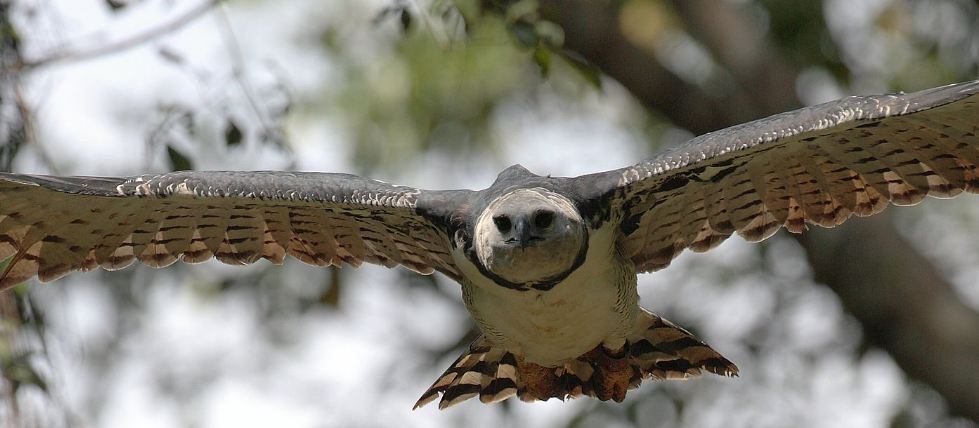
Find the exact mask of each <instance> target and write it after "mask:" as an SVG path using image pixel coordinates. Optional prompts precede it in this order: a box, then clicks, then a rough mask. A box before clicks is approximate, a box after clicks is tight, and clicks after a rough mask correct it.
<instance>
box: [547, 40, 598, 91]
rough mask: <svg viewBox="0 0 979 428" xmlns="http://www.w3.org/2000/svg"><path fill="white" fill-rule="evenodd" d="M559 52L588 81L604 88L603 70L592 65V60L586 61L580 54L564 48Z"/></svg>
mask: <svg viewBox="0 0 979 428" xmlns="http://www.w3.org/2000/svg"><path fill="white" fill-rule="evenodd" d="M557 53H558V54H559V55H560V56H561V58H563V59H564V60H565V61H566V62H567V63H568V64H570V65H571V67H573V68H574V69H575V71H577V72H578V74H579V75H580V76H581V77H583V78H584V79H585V80H586V81H587V82H588V83H591V84H592V86H594V87H595V89H602V72H601V70H599V69H598V68H597V67H595V66H594V65H592V64H591V63H590V62H588V61H586V60H585V59H584V58H582V57H581V56H579V55H578V54H577V53H575V52H572V51H569V50H566V49H562V50H560V51H557Z"/></svg>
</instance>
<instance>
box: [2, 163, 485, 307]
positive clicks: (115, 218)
mask: <svg viewBox="0 0 979 428" xmlns="http://www.w3.org/2000/svg"><path fill="white" fill-rule="evenodd" d="M468 194H469V192H468V191H443V192H430V191H422V190H419V189H413V188H409V187H402V186H392V185H388V184H385V183H382V182H378V181H373V180H367V179H363V178H360V177H356V176H351V175H346V174H323V173H287V172H251V173H248V172H178V173H171V174H162V175H147V176H140V177H133V178H100V177H46V176H28V175H18V174H6V173H2V174H0V261H3V260H7V259H9V261H8V263H7V264H6V268H4V270H3V271H0V289H2V288H5V287H8V286H11V285H13V284H16V283H19V282H22V281H24V280H27V279H30V278H32V277H34V276H37V277H38V278H39V279H40V280H42V281H50V280H54V279H57V278H59V277H61V276H63V275H65V274H67V273H69V272H71V271H75V270H88V269H94V268H95V267H98V266H101V267H103V268H105V269H107V270H115V269H121V268H124V267H126V266H129V265H130V264H132V263H134V262H135V261H137V260H138V261H140V262H142V263H144V264H146V265H149V266H152V267H164V266H168V265H170V264H173V263H175V262H177V261H184V262H189V263H199V262H203V261H205V260H208V259H211V258H216V259H218V260H219V261H221V262H224V263H228V264H249V263H253V262H255V261H257V260H259V259H262V258H264V259H267V260H269V261H271V262H273V263H282V261H283V260H284V258H285V256H286V255H291V256H293V257H296V258H298V259H300V260H302V261H303V262H306V263H310V264H315V265H322V266H327V265H336V266H339V265H341V264H343V263H346V264H349V265H353V266H359V265H360V264H362V263H364V262H367V263H375V264H380V265H384V266H387V267H393V266H397V265H402V266H405V267H407V268H409V269H412V270H415V271H417V272H420V273H424V274H429V273H432V272H434V271H436V270H438V271H440V272H443V273H445V274H447V275H449V276H450V277H453V278H456V279H458V278H459V277H460V276H461V274H460V272H459V270H458V268H457V267H456V266H455V265H454V263H453V261H452V257H451V255H450V253H451V248H450V243H449V241H448V231H447V229H446V226H445V225H446V224H448V223H449V221H448V219H445V218H441V217H438V216H441V214H432V213H443V212H448V210H451V207H452V205H453V203H454V202H453V201H456V200H461V199H464V198H466V197H468ZM424 198H429V199H432V201H433V202H428V199H424ZM453 198H455V199H453ZM460 198H461V199H460ZM420 200H422V205H419V201H420ZM425 204H434V205H436V206H437V208H432V207H430V206H428V205H425ZM423 212H424V213H423Z"/></svg>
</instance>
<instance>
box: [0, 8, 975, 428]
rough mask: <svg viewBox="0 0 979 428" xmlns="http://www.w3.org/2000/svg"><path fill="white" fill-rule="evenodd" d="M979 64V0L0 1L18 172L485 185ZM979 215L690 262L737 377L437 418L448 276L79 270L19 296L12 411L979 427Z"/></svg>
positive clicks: (702, 316)
mask: <svg viewBox="0 0 979 428" xmlns="http://www.w3.org/2000/svg"><path fill="white" fill-rule="evenodd" d="M977 65H979V2H975V1H967V0H823V1H817V0H797V1H780V0H672V1H668V0H538V1H528V0H522V1H509V0H482V1H479V0H454V1H450V0H370V1H363V0H360V1H355V0H349V1H329V2H324V1H318V0H291V1H288V2H283V1H272V0H235V1H214V0H132V1H126V0H61V1H54V0H0V170H4V171H8V170H9V171H17V172H25V173H49V174H66V175H68V174H70V175H116V176H119V175H134V174H139V173H144V172H155V171H167V170H173V169H188V168H193V169H210V170H230V169H245V170H253V169H291V170H306V171H330V172H351V173H356V174H362V175H369V176H371V177H374V178H378V179H382V180H385V181H389V182H395V183H403V184H408V185H413V186H416V187H423V188H482V187H485V186H487V185H489V184H490V183H491V182H492V180H493V178H494V177H495V174H496V173H497V172H498V171H499V170H501V169H502V168H503V167H505V166H507V165H510V164H513V163H520V164H523V165H524V166H526V167H528V168H529V169H530V170H532V171H534V172H536V173H538V174H552V175H577V174H583V173H588V172H594V171H598V170H604V169H612V168H618V167H622V166H625V165H628V164H631V163H634V162H636V161H638V160H640V159H642V158H644V157H648V156H650V155H651V154H652V153H654V152H655V151H656V150H658V149H659V148H661V147H664V146H667V145H670V144H675V143H677V142H680V141H683V140H685V139H687V138H689V137H691V136H693V135H696V134H700V133H704V132H709V131H712V130H716V129H719V128H723V127H725V126H730V125H733V124H736V123H740V122H744V121H747V120H751V119H756V118H760V117H764V116H766V115H768V114H772V113H777V112H780V111H784V110H788V109H791V108H795V107H799V106H802V105H809V104H814V103H819V102H823V101H828V100H832V99H835V98H838V97H841V96H845V95H850V94H869V93H881V92H891V91H898V90H916V89H922V88H926V87H932V86H938V85H941V84H946V83H951V82H956V81H963V80H970V79H974V78H976V77H977V74H979V73H977V71H979V66H977ZM817 229H818V230H817ZM977 232H979V199H976V198H975V197H971V196H965V197H961V198H959V199H956V200H953V201H941V202H938V201H934V200H929V201H928V202H927V203H925V204H922V205H920V206H918V207H915V208H899V209H890V210H888V211H887V212H886V213H885V215H880V216H877V217H874V218H870V219H857V220H851V221H850V222H848V223H847V224H845V225H844V226H842V227H840V228H837V229H834V230H822V229H819V228H815V229H812V230H810V231H809V232H807V233H806V234H805V235H803V236H802V237H801V238H800V237H794V236H790V235H789V234H787V233H784V232H780V233H779V234H778V235H776V236H775V237H773V238H771V239H769V240H768V241H765V242H764V243H762V244H747V243H745V242H744V241H743V240H741V239H740V238H737V237H735V238H732V239H730V240H728V241H727V242H725V243H724V244H723V245H721V246H720V247H719V248H717V249H715V250H713V251H711V252H709V253H706V254H697V255H694V254H689V253H687V254H683V255H682V256H680V257H679V259H677V260H676V261H675V262H674V263H673V265H672V266H670V267H669V268H668V269H666V270H663V271H660V272H657V273H654V274H647V275H641V276H640V279H639V292H640V295H641V298H642V303H643V305H644V306H646V307H647V308H650V309H652V310H654V311H656V312H658V313H661V314H663V315H664V316H666V317H667V318H670V319H672V320H674V321H675V322H677V323H679V324H682V325H684V326H686V327H688V328H690V329H691V330H693V331H694V332H695V333H697V334H699V335H700V336H701V337H703V338H704V339H705V340H706V341H708V342H709V343H711V344H712V345H713V346H714V347H715V348H716V349H718V350H719V351H721V352H722V353H724V354H725V355H726V356H728V357H729V358H731V359H732V360H734V361H735V362H736V363H737V364H738V365H739V366H740V368H741V377H740V378H737V379H726V378H721V377H716V376H712V377H706V378H702V379H699V380H694V381H688V382H670V383H666V382H661V383H652V382H649V383H646V384H644V385H643V386H642V387H641V388H640V389H638V390H635V391H633V392H631V393H630V394H629V396H628V398H627V400H626V401H625V402H624V403H622V404H607V403H600V402H597V401H594V400H585V399H582V400H573V401H570V402H564V403H562V402H558V401H556V400H552V401H550V402H547V403H536V404H533V405H528V404H524V403H521V402H519V401H515V400H510V401H508V402H506V403H504V404H502V405H494V406H485V405H481V404H480V403H478V402H475V401H470V402H466V403H465V404H463V405H459V406H456V407H454V408H452V409H450V410H448V411H445V412H439V411H437V410H436V409H435V408H434V406H430V407H426V408H424V409H422V410H419V411H414V412H412V411H411V410H410V409H411V405H412V404H413V403H414V401H415V400H416V399H417V398H418V396H419V395H420V394H421V393H422V392H423V391H424V390H425V388H426V387H428V385H429V384H430V383H431V382H432V381H434V380H435V378H436V377H437V376H438V374H440V373H441V371H442V370H444V368H445V367H446V366H447V365H448V364H449V363H450V362H451V361H452V360H453V359H454V358H455V357H456V356H457V355H458V354H459V353H460V352H461V350H462V348H463V347H464V346H466V345H467V343H468V341H469V340H471V338H472V337H473V336H472V328H473V324H472V322H471V321H470V320H469V318H468V316H467V314H466V313H465V311H464V309H463V306H462V304H461V301H460V291H459V287H458V286H457V285H456V284H454V283H451V282H450V281H449V280H448V279H446V278H445V277H442V276H439V275H435V276H432V277H420V276H416V275H413V274H410V273H408V272H407V271H404V270H398V269H395V270H388V269H384V268H379V267H373V266H366V267H363V268H361V269H357V270H354V269H320V268H313V267H309V266H305V265H302V264H300V263H298V262H295V261H290V262H288V263H286V264H285V266H284V267H277V266H271V265H269V264H267V263H265V262H264V261H262V262H260V263H257V264H256V265H253V266H248V267H244V268H241V267H229V266H224V265H221V264H219V263H216V262H213V263H205V264H202V265H194V266H187V265H175V266H172V267H170V268H167V269H164V270H153V269H149V268H146V267H142V266H137V267H131V268H128V269H125V270H123V271H120V272H113V273H108V274H107V273H105V272H89V273H78V274H73V275H70V276H68V277H66V278H64V279H62V280H59V281H57V282H55V283H52V284H37V283H32V284H24V285H21V286H18V287H17V288H15V289H13V290H12V291H8V292H6V293H4V294H2V295H0V314H2V318H3V319H2V321H0V368H2V375H3V376H2V379H0V426H3V427H18V428H19V427H133V426H139V427H252V426H255V427H269V426H275V427H352V426H357V427H360V426H365V427H386V426H404V427H413V426H417V427H454V426H467V427H507V426H512V427H524V426H535V427H591V426H601V427H629V426H642V427H674V426H678V427H804V426H811V427H830V426H832V427H919V426H921V427H924V426H929V427H930V426H956V427H974V426H977V425H976V421H977V420H979V312H977V310H979V242H977V240H976V239H974V237H975V236H977V235H976V233H977Z"/></svg>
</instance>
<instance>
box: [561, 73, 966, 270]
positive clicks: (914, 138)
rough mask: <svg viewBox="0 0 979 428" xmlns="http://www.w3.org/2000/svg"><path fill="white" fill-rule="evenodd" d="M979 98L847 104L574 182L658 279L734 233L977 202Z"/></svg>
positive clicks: (950, 93)
mask: <svg viewBox="0 0 979 428" xmlns="http://www.w3.org/2000/svg"><path fill="white" fill-rule="evenodd" d="M977 94H979V81H974V82H966V83H960V84H955V85H948V86H944V87H940V88H933V89H928V90H924V91H919V92H915V93H911V94H894V95H880V96H871V97H849V98H845V99H842V100H839V101H834V102H830V103H826V104H822V105H818V106H813V107H808V108H803V109H800V110H796V111H793V112H788V113H783V114H779V115H776V116H772V117H769V118H766V119H761V120H758V121H755V122H749V123H746V124H742V125H738V126H735V127H731V128H728V129H724V130H721V131H717V132H714V133H710V134H706V135H703V136H700V137H697V138H695V139H693V140H691V141H688V142H686V143H684V144H682V145H680V146H678V147H675V148H673V149H671V150H667V151H665V152H663V153H662V154H660V155H659V156H657V157H655V158H652V159H650V160H647V161H644V162H641V163H639V164H637V165H634V166H632V167H627V168H623V169H620V170H615V171H608V172H605V173H598V174H591V175H587V176H582V177H577V178H576V180H579V185H581V186H582V187H584V186H587V185H588V184H592V185H593V186H594V187H598V188H599V189H600V190H599V191H598V192H597V193H596V194H597V195H601V196H600V197H603V198H608V200H609V201H610V203H611V204H612V205H613V210H611V211H612V212H621V213H623V214H622V216H621V218H620V219H618V221H620V222H621V223H620V225H621V227H620V229H621V235H620V236H621V237H620V248H622V251H623V252H624V253H625V254H626V255H627V256H628V257H629V258H630V259H631V260H632V261H633V262H634V263H635V264H636V267H637V269H638V270H640V271H650V270H656V269H660V268H662V267H665V266H666V265H668V264H669V262H670V260H671V259H672V258H674V257H676V255H678V254H679V253H680V252H681V251H682V250H683V249H684V248H691V249H693V250H694V251H706V250H708V249H710V248H713V247H714V246H716V245H717V244H719V243H720V242H721V241H723V240H724V239H725V238H727V237H728V236H730V235H731V234H732V233H738V234H739V235H741V236H742V237H744V238H745V239H747V240H749V241H759V240H762V239H765V238H767V237H769V236H771V235H772V234H773V233H774V232H775V231H776V230H777V229H779V228H781V227H785V228H787V229H788V230H789V231H791V232H796V233H798V232H802V231H803V230H805V228H806V225H807V224H815V225H819V226H823V227H833V226H836V225H838V224H840V223H842V222H844V221H846V219H847V218H849V217H850V216H851V215H853V214H856V215H858V216H868V215H872V214H876V213H878V212H880V211H881V210H883V209H884V208H885V207H886V206H887V204H888V203H892V204H895V205H913V204H916V203H918V202H921V201H922V200H923V199H924V198H925V196H933V197H938V198H948V197H953V196H956V195H958V194H960V193H962V192H971V193H976V192H977V191H979V181H977V180H979V138H977V135H979V95H977ZM609 183H615V184H613V185H611V186H610V185H609ZM615 208H618V209H619V210H618V211H617V210H616V209H615Z"/></svg>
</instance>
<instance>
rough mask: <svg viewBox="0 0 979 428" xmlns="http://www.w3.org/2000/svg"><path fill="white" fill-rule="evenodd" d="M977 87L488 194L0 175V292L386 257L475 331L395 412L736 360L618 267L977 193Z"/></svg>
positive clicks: (634, 379)
mask: <svg viewBox="0 0 979 428" xmlns="http://www.w3.org/2000/svg"><path fill="white" fill-rule="evenodd" d="M977 93H979V81H972V82H964V83H958V84H952V85H947V86H943V87H938V88H932V89H927V90H923V91H919V92H914V93H908V94H905V93H897V94H887V95H876V96H863V97H857V96H854V97H848V98H843V99H840V100H837V101H832V102H828V103H825V104H821V105H816V106H811V107H806V108H802V109H799V110H795V111H791V112H787V113H782V114H778V115H775V116H771V117H768V118H764V119H760V120H756V121H753V122H748V123H744V124H741V125H737V126H733V127H730V128H727V129H723V130H720V131H716V132H713V133H708V134H705V135H702V136H699V137H696V138H693V139H691V140H689V141H687V142H685V143H683V144H680V145H677V146H675V147H672V148H669V149H667V150H664V151H662V152H661V153H659V154H658V155H656V156H654V157H652V158H651V159H648V160H645V161H642V162H640V163H638V164H635V165H632V166H628V167H624V168H621V169H616V170H612V171H606V172H599V173H594V174H588V175H583V176H579V177H551V176H540V175H536V174H533V173H531V172H530V171H528V170H527V169H525V168H523V167H521V166H520V165H514V166H511V167H509V168H507V169H505V170H504V171H503V172H501V173H500V174H499V176H498V177H497V178H496V180H495V181H494V182H493V184H492V185H490V186H489V187H488V188H486V189H483V190H478V191H473V190H421V189H417V188H412V187H405V186H398V185H391V184H387V183H384V182H380V181H376V180H371V179H366V178H362V177H358V176H355V175H349V174H333V173H313V172H278V171H255V172H203V171H182V172H172V173H166V174H147V175H141V176H137V177H129V178H110V177H53V176H42V175H22V174H12V173H0V260H2V261H3V262H0V290H3V289H6V288H9V287H11V286H14V285H16V284H18V283H21V282H23V281H26V280H29V279H31V278H34V277H37V278H38V279H39V280H40V281H53V280H55V279H57V278H59V277H61V276H63V275H65V274H67V273H69V272H72V271H76V270H83V271H84V270H92V269H95V268H98V267H101V268H103V269H106V270H116V269H122V268H124V267H126V266H129V265H131V264H133V262H135V261H139V262H141V263H143V264H146V265H149V266H152V267H165V266H168V265H170V264H173V263H174V262H176V261H178V260H180V261H184V262H188V263H199V262H203V261H205V260H209V259H211V258H216V259H218V260H220V261H221V262H224V263H229V264H238V265H243V264H248V263H253V262H255V261H257V260H258V259H266V260H269V261H270V262H272V263H276V264H279V263H282V262H283V260H284V259H285V257H286V256H287V255H290V256H292V257H295V258H297V259H299V260H301V261H303V262H305V263H310V264H314V265H319V266H341V265H343V264H348V265H351V266H355V267H356V266H360V265H361V264H363V263H365V262H366V263H373V264H379V265H383V266H387V267H394V266H399V265H400V266H403V267H405V268H408V269H410V270H412V271H415V272H418V273H420V274H423V275H428V274H432V273H433V272H440V273H442V274H443V275H445V276H447V277H449V278H451V279H452V280H454V281H456V282H458V283H459V284H460V285H461V286H462V295H463V301H464V303H465V306H466V309H468V311H469V313H470V314H471V315H472V317H473V319H474V320H475V322H476V325H477V326H478V328H479V330H480V332H481V334H480V336H479V337H478V338H477V339H475V341H474V342H473V343H472V344H471V345H470V346H469V348H468V350H466V351H465V352H464V353H463V354H462V355H461V356H460V357H459V358H458V359H456V360H455V362H454V363H452V365H451V366H450V367H449V368H448V369H447V370H446V371H445V372H444V374H442V375H441V376H440V377H439V378H438V379H437V380H436V381H435V382H434V384H432V386H431V387H430V388H428V389H427V390H426V391H425V392H424V394H422V396H421V398H420V399H419V400H418V402H417V403H416V404H415V408H418V407H421V406H423V405H425V404H427V403H430V402H432V401H434V400H436V399H438V398H440V402H439V406H438V407H439V408H440V409H444V408H447V407H449V406H452V405H455V404H458V403H460V402H463V401H465V400H468V399H470V398H475V397H479V400H480V401H482V402H484V403H492V402H498V401H502V400H506V399H508V398H510V397H513V396H517V397H519V398H520V399H522V400H524V401H535V400H548V399H550V398H559V399H566V398H573V397H579V396H590V397H595V398H597V399H599V400H603V401H604V400H610V399H611V400H615V401H622V400H623V399H624V398H625V396H626V393H627V392H628V391H629V390H630V389H633V388H636V387H638V386H639V385H640V384H641V383H642V382H643V381H644V380H647V379H685V378H690V377H695V376H698V375H700V374H702V373H704V372H708V373H714V374H719V375H726V376H736V375H737V374H738V368H737V367H736V366H735V365H734V364H733V363H732V362H731V361H729V360H728V359H727V358H725V357H723V356H722V355H721V354H720V353H718V352H717V351H716V350H714V349H713V348H711V347H710V346H709V345H707V344H705V343H704V342H703V341H701V340H700V339H698V338H697V337H695V336H694V335H692V334H691V333H690V332H688V331H687V330H684V329H683V328H681V327H679V326H677V325H675V324H673V323H671V322H670V321H668V320H666V319H664V318H663V317H660V316H658V315H656V314H653V313H651V312H649V311H647V310H645V309H643V308H642V307H640V306H639V298H638V293H637V290H636V275H637V274H638V273H643V272H651V271H655V270H658V269H662V268H664V267H666V266H667V265H669V264H670V261H671V260H672V259H673V258H675V257H676V256H677V255H678V254H680V253H681V252H682V251H683V250H684V249H690V250H693V251H696V252H703V251H707V250H709V249H711V248H714V247H715V246H717V245H718V244H720V243H721V242H722V241H724V240H725V239H726V238H727V237H729V236H731V235H732V234H734V233H737V234H738V235H740V236H741V237H742V238H744V239H745V240H747V241H752V242H756V241H761V240H763V239H766V238H768V237H769V236H771V235H772V234H774V233H775V232H776V231H777V230H778V229H780V228H782V227H785V228H786V229H788V230H789V231H790V232H794V233H801V232H803V231H804V230H805V229H806V227H807V225H809V224H813V225H818V226H823V227H833V226H836V225H839V224H840V223H842V222H844V221H845V220H846V219H847V218H849V217H850V216H851V215H857V216H869V215H872V214H876V213H879V212H881V211H882V210H883V209H884V208H885V207H886V206H887V205H888V203H893V204H895V205H913V204H916V203H918V202H920V201H921V200H922V199H924V197H925V196H932V197H937V198H950V197H953V196H956V195H958V194H959V193H962V192H963V191H966V192H972V193H976V192H977V190H979V139H977V134H979V96H977Z"/></svg>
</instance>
